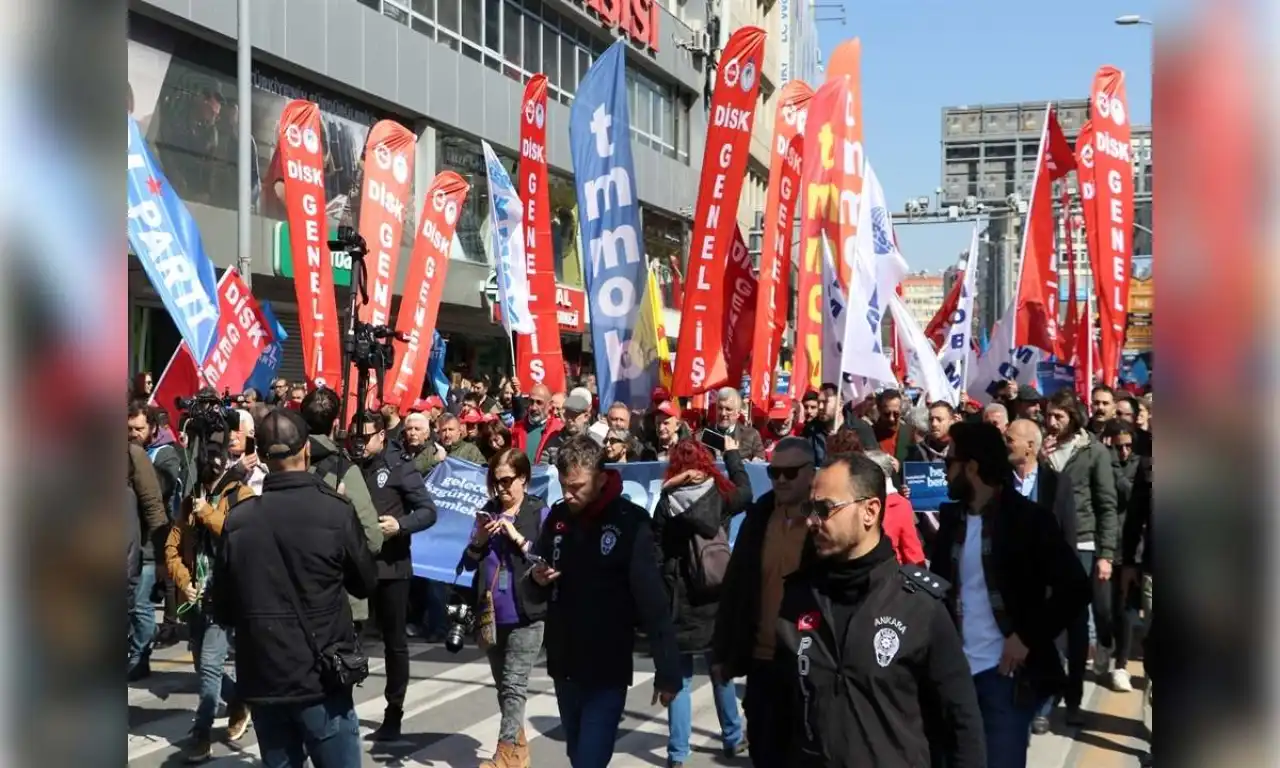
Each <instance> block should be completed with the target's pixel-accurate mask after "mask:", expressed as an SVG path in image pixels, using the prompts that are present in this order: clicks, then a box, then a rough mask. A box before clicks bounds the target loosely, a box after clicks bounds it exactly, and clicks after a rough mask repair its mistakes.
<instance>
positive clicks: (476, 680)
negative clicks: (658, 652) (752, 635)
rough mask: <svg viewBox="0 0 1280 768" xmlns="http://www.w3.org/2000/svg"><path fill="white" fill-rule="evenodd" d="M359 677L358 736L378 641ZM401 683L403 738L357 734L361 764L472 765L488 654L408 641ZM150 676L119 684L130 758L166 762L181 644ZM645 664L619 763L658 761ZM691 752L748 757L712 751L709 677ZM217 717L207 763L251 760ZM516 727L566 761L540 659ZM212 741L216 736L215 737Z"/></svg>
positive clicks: (187, 704)
mask: <svg viewBox="0 0 1280 768" xmlns="http://www.w3.org/2000/svg"><path fill="white" fill-rule="evenodd" d="M369 650H370V652H371V656H373V657H374V658H372V659H371V662H370V675H369V679H368V680H367V681H366V682H365V684H364V685H363V686H360V687H359V688H357V689H356V714H357V716H358V718H359V720H360V730H361V735H362V736H367V735H368V734H369V733H371V732H372V731H373V730H374V729H375V728H377V726H378V724H379V723H380V722H381V719H382V712H383V707H384V705H385V702H384V700H383V698H382V686H383V683H384V681H385V678H384V677H383V667H384V663H383V661H382V660H381V659H380V658H377V655H378V653H379V648H378V646H376V645H374V646H373V647H372V648H370V649H369ZM410 653H411V654H412V660H411V665H410V666H411V672H410V674H411V681H410V684H409V689H408V692H407V693H406V697H405V705H404V709H405V715H404V736H403V738H402V739H401V740H400V741H397V742H390V743H378V744H374V743H372V742H367V741H366V742H365V744H364V754H365V759H364V765H366V766H383V765H387V764H394V765H397V766H403V768H445V767H446V766H448V767H449V768H454V767H458V768H474V766H476V765H477V764H478V763H479V761H480V760H483V759H485V758H487V757H489V756H490V755H491V754H492V752H493V749H494V742H495V740H496V738H497V733H498V723H499V720H500V715H499V714H498V703H497V697H496V689H495V688H494V687H493V681H492V677H491V675H490V672H489V665H488V662H487V661H486V660H485V658H484V656H483V655H482V654H481V653H480V652H479V651H477V650H476V649H474V648H468V649H465V650H464V651H463V652H461V653H459V654H457V655H452V654H449V653H448V652H446V651H445V650H444V649H443V648H442V647H441V646H439V645H428V644H425V643H421V644H411V645H410ZM152 670H153V674H152V675H151V677H149V678H147V679H146V680H143V681H142V682H140V683H134V684H132V685H131V686H130V689H129V739H128V754H129V764H130V766H136V767H137V768H151V767H152V766H169V765H174V764H175V763H176V760H180V759H181V752H182V747H183V746H185V743H186V742H185V739H186V736H187V734H188V732H189V731H190V728H191V723H192V718H193V713H194V712H195V706H196V698H197V697H196V691H197V680H196V676H195V672H194V670H193V668H192V665H191V661H190V654H189V653H186V652H185V651H184V650H183V649H182V648H181V647H176V648H170V649H167V650H166V651H163V652H157V656H156V657H155V658H154V659H153V661H152ZM652 695H653V667H652V663H651V662H650V661H649V660H648V659H647V658H644V657H641V656H637V657H636V673H635V675H634V678H633V681H632V686H631V689H630V690H629V691H628V694H627V704H626V708H625V710H624V714H623V722H622V727H621V729H620V731H619V734H618V742H617V747H616V748H615V755H616V757H615V758H614V760H613V763H612V764H611V765H613V766H619V767H620V768H641V766H654V765H657V766H662V765H665V764H666V745H667V719H666V710H664V709H663V708H662V707H661V706H659V705H656V704H652V703H651V702H652ZM692 706H693V738H692V743H691V746H692V748H693V756H692V757H691V758H690V760H689V761H688V762H687V763H686V765H688V766H691V768H692V767H694V766H707V767H709V766H712V765H725V764H729V765H732V764H734V763H737V764H740V765H743V766H746V765H749V763H748V761H747V760H746V758H745V757H743V758H738V759H737V760H735V761H733V762H730V763H726V762H725V761H724V758H722V757H720V753H721V745H720V728H719V724H718V721H717V718H716V710H715V702H714V699H713V696H712V686H711V681H710V679H709V678H707V677H705V676H699V677H697V678H695V680H694V690H693V694H692ZM225 725H226V720H225V719H219V720H217V721H215V723H214V739H215V745H214V757H213V759H212V760H211V761H209V762H207V763H205V765H209V766H217V767H221V766H236V765H239V766H243V765H247V764H254V763H256V762H258V760H259V759H260V753H259V750H258V746H257V742H256V740H255V734H254V731H253V729H252V728H251V729H250V730H249V732H248V733H247V734H246V735H245V737H244V738H243V739H241V740H240V741H239V742H237V743H235V744H230V743H228V742H226V741H225V739H224V735H225ZM525 733H526V737H527V738H528V739H529V743H530V750H531V755H532V761H533V764H534V765H543V766H554V765H567V760H566V758H565V753H564V735H563V730H562V729H561V728H560V715H559V711H558V709H557V707H556V700H555V694H554V691H553V687H552V683H551V679H550V678H549V677H547V675H546V667H545V666H543V665H541V664H540V665H538V666H537V667H535V668H534V672H533V675H532V676H531V677H530V681H529V700H528V704H527V706H526V711H525ZM219 740H221V741H219Z"/></svg>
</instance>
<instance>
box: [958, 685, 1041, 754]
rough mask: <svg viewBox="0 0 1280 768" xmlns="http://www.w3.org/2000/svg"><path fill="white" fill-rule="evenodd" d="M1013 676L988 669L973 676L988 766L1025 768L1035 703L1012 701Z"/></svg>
mask: <svg viewBox="0 0 1280 768" xmlns="http://www.w3.org/2000/svg"><path fill="white" fill-rule="evenodd" d="M1014 682H1015V678H1012V677H1007V676H1005V675H1002V674H1000V671H999V670H997V669H988V670H987V671H986V672H979V673H978V674H976V675H974V676H973V687H974V688H975V689H976V690H977V692H978V709H979V710H980V711H981V712H982V730H983V731H984V733H985V734H986V738H987V768H1026V765H1027V749H1028V748H1029V747H1030V746H1031V719H1032V718H1033V717H1035V714H1036V707H1035V705H1034V704H1028V705H1025V706H1019V705H1018V704H1017V702H1016V701H1015V700H1014Z"/></svg>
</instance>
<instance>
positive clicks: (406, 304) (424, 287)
mask: <svg viewBox="0 0 1280 768" xmlns="http://www.w3.org/2000/svg"><path fill="white" fill-rule="evenodd" d="M470 188H471V187H470V185H468V184H467V182H465V181H463V180H462V177H461V176H459V175H458V174H456V173H454V172H453V171H442V172H440V173H437V174H436V177H435V178H434V179H432V180H431V186H429V187H428V188H427V193H426V199H425V200H424V201H423V203H422V220H421V221H420V222H419V223H418V236H417V238H416V239H415V240H414V243H413V253H412V254H410V256H409V272H408V274H407V275H406V276H405V280H404V298H403V299H401V301H400V316H399V317H398V318H397V319H396V332H397V333H402V334H404V335H406V336H408V337H409V341H407V342H404V341H396V342H395V343H394V346H395V350H396V360H395V365H394V366H392V368H391V370H390V371H388V372H387V378H386V382H385V384H384V387H385V389H384V391H383V396H382V400H383V402H385V403H396V404H397V405H399V407H400V409H401V410H402V411H403V410H405V409H407V408H408V407H409V406H410V405H412V404H413V401H414V400H417V399H418V395H419V394H421V393H422V382H423V381H424V380H425V379H426V377H427V360H428V359H429V357H430V354H429V353H430V352H431V338H432V336H433V335H434V334H435V329H436V316H437V315H438V313H439V312H440V298H441V297H442V296H443V295H444V280H445V276H446V274H447V273H448V271H449V247H450V245H451V244H452V243H453V232H454V228H455V227H456V226H457V225H458V213H459V212H460V211H461V210H462V204H463V203H464V202H466V199H467V191H468V190H470Z"/></svg>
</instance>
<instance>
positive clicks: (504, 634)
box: [459, 448, 551, 768]
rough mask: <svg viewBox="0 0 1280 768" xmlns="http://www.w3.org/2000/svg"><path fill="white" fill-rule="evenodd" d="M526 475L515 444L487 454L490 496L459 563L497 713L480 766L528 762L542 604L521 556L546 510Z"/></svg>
mask: <svg viewBox="0 0 1280 768" xmlns="http://www.w3.org/2000/svg"><path fill="white" fill-rule="evenodd" d="M531 478H532V469H531V467H530V465H529V457H528V455H526V454H525V452H524V451H522V450H520V449H519V448H507V449H506V450H504V451H501V452H499V453H497V454H495V455H494V457H493V458H492V459H490V460H489V477H488V485H489V495H490V499H489V502H488V503H487V504H485V505H484V508H483V509H481V510H479V511H478V512H476V524H475V528H474V530H473V531H472V533H471V543H470V545H469V546H468V547H467V549H466V550H465V551H464V552H463V553H462V562H461V563H460V564H459V565H460V567H462V568H464V569H466V570H468V571H475V572H476V575H475V580H474V581H473V582H472V583H473V584H474V585H475V586H476V589H475V594H476V605H475V615H476V616H477V617H479V622H478V624H479V625H480V627H481V634H482V646H483V645H484V642H483V634H484V633H485V632H486V631H489V632H492V635H493V637H492V639H493V644H491V645H489V646H488V647H487V648H485V651H486V652H487V653H488V655H489V666H490V667H491V668H492V669H493V683H494V685H496V686H497V688H498V708H499V710H500V711H501V712H502V723H501V725H500V726H499V727H498V747H497V750H496V752H495V753H494V756H493V759H491V760H487V761H485V762H483V763H481V764H480V766H481V768H521V767H522V766H525V765H528V764H529V744H528V742H527V741H526V740H525V736H524V706H525V700H526V699H527V697H528V688H529V673H530V671H532V669H533V665H534V663H535V662H537V660H538V653H539V651H541V650H542V619H543V617H544V616H545V615H546V605H545V604H542V603H539V602H538V601H537V600H536V596H534V595H532V591H533V590H537V586H536V585H534V583H533V582H532V581H531V580H530V579H529V568H530V566H531V563H530V561H529V560H528V559H526V557H525V555H526V553H528V551H529V549H530V546H531V545H532V543H533V542H534V541H535V540H537V538H538V533H539V531H540V530H541V529H542V523H543V521H545V520H546V519H547V514H548V513H549V512H550V511H551V510H550V509H549V508H548V507H547V504H546V502H545V501H543V500H542V499H540V498H538V497H537V496H532V495H529V494H528V490H529V481H530V479H531ZM486 627H488V628H489V629H488V630H486V629H485V628H486Z"/></svg>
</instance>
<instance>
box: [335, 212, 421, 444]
mask: <svg viewBox="0 0 1280 768" xmlns="http://www.w3.org/2000/svg"><path fill="white" fill-rule="evenodd" d="M329 249H330V250H334V251H346V253H347V254H348V255H349V256H350V257H351V304H350V306H349V307H348V310H349V317H350V318H351V324H350V325H349V326H348V328H347V337H346V339H345V340H344V342H343V346H342V351H343V357H344V359H345V362H344V365H343V366H342V394H343V397H342V412H341V416H340V418H339V420H338V434H337V437H338V439H339V441H346V442H348V443H349V444H350V446H351V451H352V453H353V454H354V455H356V456H359V455H361V454H362V453H364V424H363V423H358V424H356V430H355V434H353V435H351V436H350V439H349V440H347V435H346V428H347V402H348V400H349V398H348V397H346V394H347V392H348V391H350V387H351V368H352V367H354V368H355V369H356V372H357V375H358V378H357V379H356V403H357V406H356V419H357V420H360V419H361V418H362V417H363V416H362V415H363V413H364V404H365V402H366V399H367V395H368V392H369V372H370V371H372V372H373V374H374V380H375V381H376V382H377V388H378V389H377V391H378V392H382V389H383V381H384V379H385V378H386V373H387V369H389V368H391V366H392V365H394V364H395V349H394V348H393V347H392V346H391V342H392V340H393V339H400V340H401V341H408V340H409V339H408V337H407V336H405V335H403V334H397V333H396V332H395V330H394V329H392V328H391V327H390V326H386V325H373V324H372V323H366V322H363V321H362V320H360V307H361V306H363V305H365V304H368V303H369V290H368V284H367V275H368V271H367V270H366V268H365V264H364V257H365V256H367V255H368V254H369V246H368V243H366V242H365V239H364V238H363V237H361V236H360V233H359V232H357V231H356V229H355V228H354V227H350V226H346V225H343V226H340V227H338V236H337V237H336V238H335V239H333V240H330V241H329Z"/></svg>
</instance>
